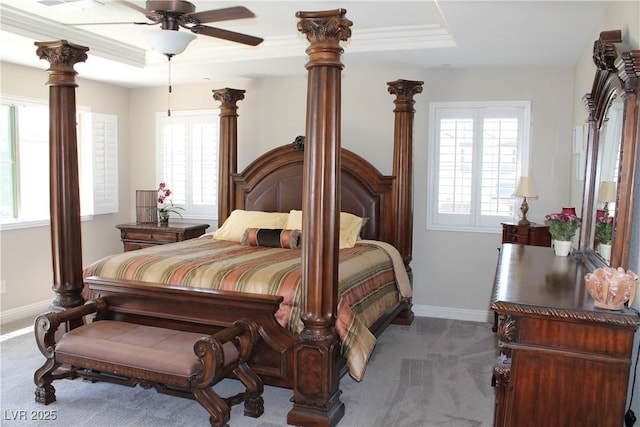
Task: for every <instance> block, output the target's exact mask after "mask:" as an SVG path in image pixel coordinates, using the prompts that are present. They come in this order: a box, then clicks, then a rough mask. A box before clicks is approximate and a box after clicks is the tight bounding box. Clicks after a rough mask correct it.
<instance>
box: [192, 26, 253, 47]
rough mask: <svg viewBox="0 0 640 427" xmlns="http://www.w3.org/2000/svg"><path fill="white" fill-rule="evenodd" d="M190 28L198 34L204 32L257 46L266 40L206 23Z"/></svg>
mask: <svg viewBox="0 0 640 427" xmlns="http://www.w3.org/2000/svg"><path fill="white" fill-rule="evenodd" d="M190 29H191V31H193V32H194V33H196V34H204V35H205V36H211V37H216V38H218V39H223V40H229V41H232V42H236V43H242V44H247V45H249V46H257V45H259V44H260V43H262V42H263V41H264V39H261V38H260V37H254V36H250V35H248V34H241V33H236V32H234V31H229V30H223V29H221V28H214V27H207V26H206V25H194V26H193V27H191V28H190Z"/></svg>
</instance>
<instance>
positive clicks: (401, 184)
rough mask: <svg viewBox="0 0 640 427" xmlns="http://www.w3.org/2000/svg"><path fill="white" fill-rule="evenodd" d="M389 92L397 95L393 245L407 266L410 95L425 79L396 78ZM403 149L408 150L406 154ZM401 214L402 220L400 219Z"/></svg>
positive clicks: (410, 241) (410, 237)
mask: <svg viewBox="0 0 640 427" xmlns="http://www.w3.org/2000/svg"><path fill="white" fill-rule="evenodd" d="M387 84H388V85H389V88H388V89H389V93H390V94H392V95H395V96H396V99H395V100H394V101H393V102H394V103H395V104H396V108H395V109H394V110H393V112H394V114H395V124H394V138H393V140H394V141H395V143H394V145H393V176H395V180H394V182H393V203H394V208H393V212H394V214H395V215H397V217H396V221H393V224H394V225H395V227H396V229H395V231H394V233H393V235H394V237H395V239H394V240H395V243H394V246H395V247H396V248H397V249H398V251H400V254H401V255H402V260H403V261H404V264H405V265H406V266H407V268H409V263H410V262H411V258H412V252H411V251H412V244H413V231H412V230H413V155H411V153H413V116H414V115H415V112H416V110H415V109H414V108H413V104H415V101H414V100H413V95H415V94H416V93H422V85H423V84H424V82H421V81H412V80H396V81H393V82H388V83H387ZM406 153H410V154H409V155H407V154H406ZM400 218H402V220H400Z"/></svg>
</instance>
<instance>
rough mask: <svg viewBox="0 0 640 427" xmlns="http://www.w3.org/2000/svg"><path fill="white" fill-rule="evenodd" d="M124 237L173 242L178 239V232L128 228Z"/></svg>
mask: <svg viewBox="0 0 640 427" xmlns="http://www.w3.org/2000/svg"><path fill="white" fill-rule="evenodd" d="M124 239H125V240H141V241H145V242H158V243H172V242H176V241H177V237H176V233H166V232H165V233H163V232H160V231H155V230H128V231H126V232H125V233H124Z"/></svg>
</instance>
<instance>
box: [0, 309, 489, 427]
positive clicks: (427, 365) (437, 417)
mask: <svg viewBox="0 0 640 427" xmlns="http://www.w3.org/2000/svg"><path fill="white" fill-rule="evenodd" d="M0 346H1V347H0V349H1V356H2V358H1V361H2V378H1V379H2V384H1V386H0V387H1V392H2V394H1V402H0V406H1V409H2V411H1V415H2V418H1V419H0V424H2V425H3V426H18V425H19V426H82V427H84V426H96V427H110V426H117V427H124V426H154V427H156V426H158V427H159V426H207V425H209V423H208V413H207V412H206V411H205V410H204V409H203V408H202V407H201V406H200V405H199V404H198V403H197V402H195V401H192V400H189V399H182V398H179V397H172V396H166V395H162V394H159V393H156V392H155V391H154V390H145V389H142V388H140V387H135V388H130V387H123V386H118V385H114V384H105V383H93V384H92V383H89V382H86V381H82V380H79V379H77V380H73V381H71V380H58V381H54V383H53V384H54V386H55V388H56V397H57V401H56V402H54V403H52V404H50V405H47V406H44V405H40V404H36V403H35V402H34V390H35V385H34V384H33V373H34V372H35V370H36V369H37V368H39V367H40V366H41V365H42V363H43V362H44V357H43V356H42V355H41V354H40V352H39V351H38V349H37V348H36V345H35V339H34V338H33V335H32V334H27V335H23V336H19V337H16V338H12V339H10V340H7V341H5V342H3V343H1V344H0ZM495 355H496V337H495V334H493V333H492V332H491V325H489V324H485V323H474V322H464V321H456V320H445V319H432V318H425V317H422V318H416V320H415V322H414V323H413V325H411V326H395V325H391V326H390V327H389V328H388V329H387V330H386V331H385V332H384V333H383V334H382V336H381V337H380V338H379V340H378V343H377V345H376V348H375V350H374V353H373V357H372V359H371V361H370V364H369V365H368V368H367V372H366V373H365V376H364V379H363V380H362V381H361V382H356V381H354V380H353V379H352V378H351V377H349V376H345V377H344V378H343V379H342V381H341V383H340V388H341V389H342V391H343V394H342V401H343V402H344V403H345V405H346V415H345V417H344V418H343V419H342V421H341V422H340V423H339V427H374V426H379V427H389V426H394V427H445V426H446V427H480V426H487V427H488V426H491V425H492V423H493V406H494V391H493V388H492V387H491V369H492V366H493V363H494V358H495ZM239 385H240V383H239V382H237V381H235V380H224V381H222V382H221V383H219V384H218V385H217V386H216V387H215V388H216V390H217V392H218V393H219V394H221V395H223V396H224V395H226V394H230V393H233V392H236V391H237V390H239ZM263 397H264V400H265V413H264V415H262V416H261V417H260V418H257V419H253V418H248V417H245V416H244V415H243V413H242V412H243V407H242V405H241V404H240V405H236V406H234V407H233V409H232V413H231V422H230V425H231V426H233V427H236V426H238V427H240V426H247V427H250V426H254V427H274V426H284V425H286V416H287V412H288V411H289V410H290V409H291V403H290V401H289V399H290V398H291V391H290V390H286V389H281V388H277V387H269V386H267V387H265V392H264V395H263ZM54 416H55V418H56V419H55V420H50V419H49V420H37V419H34V418H46V417H49V418H52V417H54Z"/></svg>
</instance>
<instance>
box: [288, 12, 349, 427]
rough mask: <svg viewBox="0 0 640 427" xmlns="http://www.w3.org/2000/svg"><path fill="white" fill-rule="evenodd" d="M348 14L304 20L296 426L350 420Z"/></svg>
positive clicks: (305, 15) (310, 15)
mask: <svg viewBox="0 0 640 427" xmlns="http://www.w3.org/2000/svg"><path fill="white" fill-rule="evenodd" d="M345 14H346V10H344V9H336V10H331V11H323V12H298V13H296V16H297V17H298V18H299V19H300V21H299V22H298V30H299V31H301V32H302V33H304V34H305V35H306V37H307V40H309V42H310V43H311V45H310V46H309V47H308V48H307V50H306V52H307V54H308V55H309V61H308V62H307V64H306V68H307V70H309V77H308V85H307V122H306V144H305V153H304V156H305V157H304V178H303V198H302V206H303V207H302V211H303V218H302V223H303V227H302V232H303V234H302V239H303V241H304V242H306V244H304V245H303V249H302V285H303V289H304V291H303V295H304V312H303V314H302V315H301V318H302V321H303V323H304V329H303V331H302V332H301V333H300V339H299V341H298V343H296V346H295V351H294V358H295V372H294V389H293V399H292V400H293V403H294V405H293V409H292V410H291V411H290V412H289V414H288V415H287V422H288V423H289V424H293V425H305V426H308V425H314V426H333V425H335V424H337V422H338V421H339V420H340V419H341V418H342V417H343V416H344V411H345V408H344V404H343V403H342V402H341V401H340V393H341V392H340V389H339V386H340V372H339V371H340V369H339V366H338V365H339V364H338V359H339V357H340V345H339V341H338V338H337V335H336V331H335V318H336V305H337V301H338V231H339V230H338V221H339V212H340V170H341V169H340V105H341V86H340V84H341V81H340V74H341V72H342V68H343V65H342V63H341V62H340V55H341V54H342V52H343V49H342V48H341V47H340V40H343V41H346V40H347V39H348V38H349V37H350V36H351V29H350V27H351V25H352V23H351V21H349V20H348V19H346V18H345V16H344V15H345Z"/></svg>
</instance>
